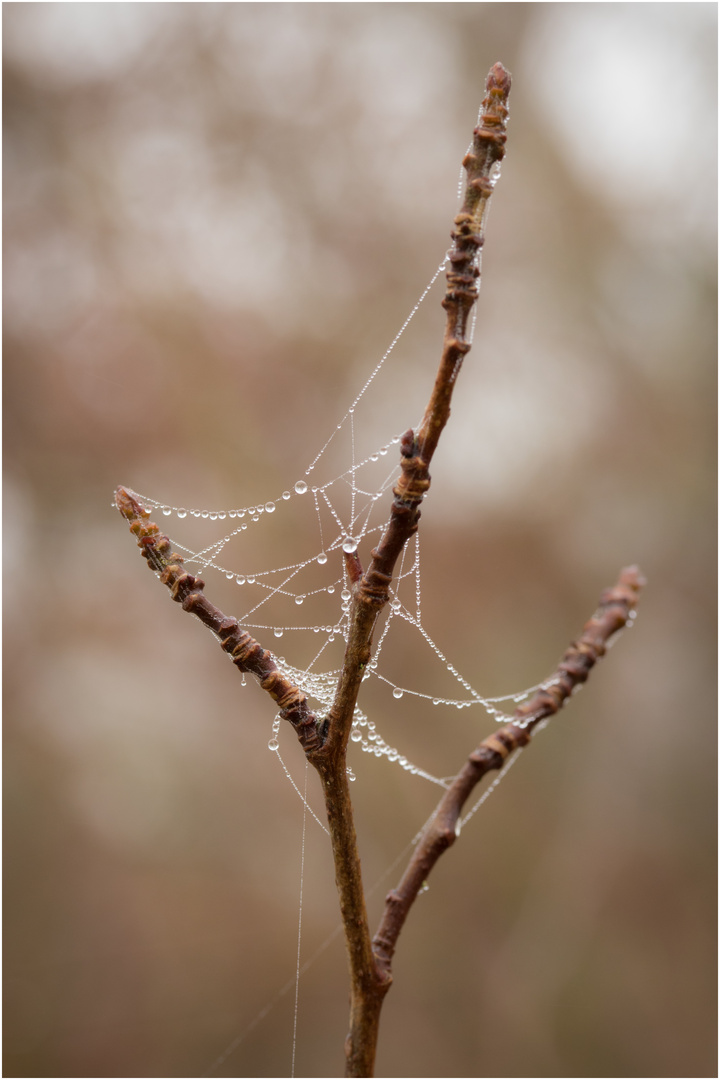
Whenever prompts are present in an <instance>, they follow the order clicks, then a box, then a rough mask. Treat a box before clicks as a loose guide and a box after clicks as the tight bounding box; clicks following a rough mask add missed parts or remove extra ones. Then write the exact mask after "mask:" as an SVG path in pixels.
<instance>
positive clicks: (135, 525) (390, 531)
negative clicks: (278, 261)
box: [115, 64, 644, 1077]
mask: <svg viewBox="0 0 720 1080" xmlns="http://www.w3.org/2000/svg"><path fill="white" fill-rule="evenodd" d="M510 82H511V80H510V75H509V73H508V72H507V71H506V70H505V68H504V67H503V66H502V64H495V65H494V67H493V68H492V69H491V71H490V74H489V75H488V79H487V83H486V97H485V99H484V100H483V105H482V111H481V118H480V123H479V125H478V127H477V128H476V129H475V131H474V132H473V143H472V149H471V150H470V152H469V153H468V154H466V156H465V159H464V161H463V165H464V167H465V170H466V172H467V184H466V188H465V195H464V201H463V205H462V208H461V210H460V212H459V213H458V215H457V216H456V218H455V221H454V228H453V231H452V233H451V237H452V246H451V248H450V251H449V253H448V262H449V269H448V271H447V291H446V293H445V297H444V299H443V301H442V305H443V307H444V309H445V311H446V316H447V318H446V327H445V335H444V340H443V348H442V355H441V359H440V365H439V368H438V371H437V375H436V378H435V384H434V386H433V389H432V393H431V395H430V400H429V402H428V405H427V408H426V410H425V414H424V416H423V419H422V422H421V423H420V426H419V427H418V429H417V431H413V430H412V429H410V430H409V431H406V432H405V434H404V435H403V437H402V439H401V445H400V450H401V460H400V470H401V471H400V476H399V477H398V480H397V483H396V485H395V487H394V489H393V501H392V504H391V507H390V516H389V520H388V524H387V526H386V528H385V531H384V533H383V536H382V538H381V540H380V542H379V544H378V546H377V547H376V548H375V549H374V550H373V551H372V552H371V559H370V564H369V566H368V568H367V570H365V571H363V567H362V564H361V562H360V558H359V556H358V554H357V552H343V557H344V560H345V568H346V571H347V575H348V579H349V581H350V586H351V591H352V601H351V607H350V622H349V630H348V636H347V643H346V649H345V657H344V662H343V667H342V671H341V675H340V678H339V680H338V684H337V688H336V692H335V696H334V700H333V703H332V706H331V708H330V709H329V711H328V714H327V716H326V717H325V718H318V717H317V716H316V714H315V713H314V712H313V711H312V710H311V709H310V707H309V705H308V700H307V697H306V695H305V694H304V693H303V691H302V690H301V689H300V687H298V686H297V685H296V684H295V683H294V682H293V680H292V679H291V678H290V677H289V676H288V675H287V674H286V673H285V672H283V671H282V670H281V669H280V668H279V667H278V665H277V664H276V662H275V659H274V657H273V655H272V653H270V652H269V651H268V650H266V649H264V648H263V647H262V645H261V644H260V642H258V641H256V640H255V638H253V637H252V636H251V635H250V634H249V633H247V631H246V630H243V629H242V628H241V627H240V625H239V623H238V621H237V619H235V618H233V617H231V616H226V615H224V614H223V612H222V611H220V610H219V608H217V607H215V605H214V604H212V603H211V602H210V601H209V600H208V598H207V597H206V596H205V594H204V587H205V583H204V582H203V580H202V579H201V578H199V577H196V576H195V575H193V574H189V573H188V572H187V571H186V570H185V567H184V562H183V558H182V556H180V555H178V554H177V552H175V551H173V550H172V545H171V542H170V540H169V538H168V537H167V536H165V535H164V534H163V533H162V532H161V531H160V529H159V528H158V526H157V525H155V524H154V523H153V522H151V521H150V520H149V517H150V515H149V512H148V511H147V510H146V509H145V508H144V507H143V506H142V504H141V502H140V500H139V499H138V497H137V496H136V495H135V494H134V493H133V492H132V491H130V490H128V489H127V488H123V487H120V488H118V489H117V491H116V493H115V501H116V504H117V507H118V509H119V510H120V513H121V514H122V515H123V517H124V518H125V519H126V520H127V521H128V522H129V523H130V531H131V532H132V533H133V534H134V535H135V537H136V538H137V542H138V546H139V547H140V549H141V551H142V554H143V556H144V558H145V559H146V560H147V562H148V565H149V566H150V568H151V569H152V570H153V571H154V572H155V573H156V574H157V575H158V576H159V578H160V580H161V581H162V583H163V584H164V585H166V586H167V587H168V588H169V590H170V594H171V596H172V599H173V600H175V601H176V602H178V603H179V604H180V605H181V606H182V608H183V610H185V611H188V612H190V613H191V614H193V615H196V616H197V617H198V618H199V619H200V621H201V622H203V623H204V624H205V625H206V626H207V627H208V628H209V629H210V630H212V632H213V633H214V634H215V635H216V637H217V638H218V640H219V642H220V645H221V648H222V649H223V650H224V651H225V652H226V653H227V654H228V655H229V656H230V658H231V660H232V662H233V663H234V664H235V666H236V667H237V668H238V669H239V670H240V671H242V672H247V673H249V674H252V675H254V676H255V677H256V678H257V679H258V681H259V683H260V685H261V687H262V688H263V689H264V690H265V691H266V692H267V693H268V694H269V695H270V696H271V697H272V698H273V700H274V702H275V703H276V705H277V706H278V708H279V709H280V716H281V717H282V718H283V719H285V720H287V721H288V722H289V723H290V724H291V725H292V726H293V728H294V730H295V732H296V734H297V737H298V739H299V741H300V744H301V745H302V747H303V750H304V752H305V754H306V755H307V758H308V760H309V761H310V762H311V764H312V765H313V766H314V767H315V768H316V770H317V772H318V774H319V776H320V780H321V783H322V788H323V793H324V796H325V806H326V810H327V817H328V826H329V831H330V837H331V842H332V848H333V857H334V861H335V879H336V884H337V889H338V894H339V899H340V909H341V914H342V919H343V924H344V929H345V942H346V948H347V954H348V963H349V968H350V984H351V995H350V1031H349V1034H348V1037H347V1040H346V1046H345V1052H346V1076H351V1077H356V1076H357V1077H360V1076H363V1077H366V1076H372V1075H373V1069H374V1061H375V1050H376V1044H377V1034H378V1024H379V1019H380V1011H381V1008H382V1003H383V1000H384V997H385V994H386V993H387V991H388V989H389V988H390V985H391V983H392V970H391V966H392V957H393V954H394V952H395V948H396V944H397V939H398V936H399V934H400V931H401V930H402V927H403V925H404V923H405V919H406V918H407V915H408V913H409V910H410V908H411V906H412V904H413V902H414V900H415V897H416V896H417V894H418V892H420V890H421V889H422V888H423V886H424V884H425V882H426V881H427V878H428V876H429V874H430V872H431V871H432V869H433V867H434V866H435V864H436V862H437V860H438V859H439V858H440V856H441V855H442V853H443V852H444V851H446V850H447V849H448V848H449V847H451V846H452V845H453V844H454V843H455V841H456V839H457V837H458V835H459V832H460V825H461V820H462V819H461V812H462V809H463V806H464V805H465V803H466V801H467V799H468V797H469V795H470V793H471V792H472V791H473V789H474V788H475V787H476V786H477V784H478V783H479V782H480V781H481V780H482V779H483V777H484V776H485V775H486V774H487V773H488V772H491V771H493V770H497V769H500V768H501V767H502V765H503V763H504V762H505V760H506V759H507V758H508V756H509V755H510V754H511V753H513V751H515V750H517V749H519V748H520V747H523V746H525V745H526V744H527V743H528V742H530V740H531V737H532V732H533V730H534V729H535V728H537V727H538V725H539V724H541V722H542V721H543V720H545V719H547V717H549V716H551V715H552V714H553V713H556V712H557V711H558V710H559V709H560V708H562V706H563V705H564V703H565V702H566V701H567V699H568V697H569V696H570V695H571V694H572V693H573V691H574V690H576V689H577V688H578V687H579V686H580V685H582V683H584V681H585V680H586V679H587V677H588V674H589V672H590V670H591V669H592V668H593V667H594V665H595V664H596V663H597V661H598V659H599V658H600V657H601V656H602V655H603V654H604V652H605V650H606V648H607V645H608V642H609V640H610V638H611V637H612V636H613V635H615V634H616V633H617V632H619V631H620V630H621V629H622V628H623V627H624V626H625V625H627V623H628V621H629V620H630V617H631V613H632V612H633V611H634V608H635V605H636V603H637V598H638V594H639V591H640V588H641V586H642V585H643V583H644V582H643V579H642V575H641V574H640V572H639V571H638V569H637V567H628V568H627V569H625V570H623V571H622V573H621V574H620V578H619V580H618V582H617V584H616V585H615V586H613V587H612V588H611V589H608V590H606V591H605V592H604V593H603V594H602V596H601V598H600V605H599V607H598V610H597V611H596V613H595V615H594V616H593V617H592V618H591V619H590V620H589V621H588V622H587V623H586V624H585V627H584V628H583V631H582V633H581V635H580V637H579V638H578V639H577V641H575V642H574V643H573V644H572V645H571V646H570V647H569V648H568V649H567V651H566V652H565V654H564V656H563V657H562V659H561V660H560V663H559V664H558V667H557V669H556V671H555V672H554V674H553V675H552V676H551V677H550V679H548V680H546V682H545V683H544V684H543V686H542V688H541V689H539V690H538V691H537V692H536V693H535V694H534V695H533V697H532V698H531V699H530V700H529V701H527V702H526V703H525V704H523V705H520V706H518V708H517V709H516V710H515V713H514V715H513V717H512V719H511V720H510V722H509V723H506V724H505V725H504V726H503V727H501V728H499V729H497V730H496V731H495V732H493V733H492V734H491V735H489V736H488V737H487V738H486V739H484V740H483V741H482V742H481V743H480V745H479V746H478V747H476V748H475V749H474V750H473V751H472V752H471V753H470V754H469V756H468V758H467V760H466V761H465V764H464V765H463V766H462V768H461V769H460V771H459V772H458V774H457V775H456V776H455V777H454V778H453V779H452V781H451V782H450V783H449V785H448V787H447V790H446V791H445V793H444V795H443V797H442V799H441V800H440V802H439V803H438V806H437V808H436V810H435V813H434V814H433V817H432V818H431V820H430V823H429V824H428V826H427V827H426V828H425V830H424V832H423V833H422V835H421V837H420V839H419V841H418V843H417V845H416V847H415V850H414V852H413V855H412V857H411V859H410V862H409V865H408V867H407V870H406V871H405V873H404V875H403V877H402V879H401V881H400V883H399V885H398V886H397V888H396V889H393V890H391V892H390V893H388V896H387V898H386V902H385V909H384V913H383V916H382V919H381V922H380V926H379V928H378V931H377V933H376V935H375V937H374V938H373V940H372V942H371V940H370V932H369V928H368V919H367V912H366V908H365V897H364V892H363V886H362V874H361V869H360V858H359V854H358V848H357V839H356V836H355V826H354V821H353V812H352V804H351V801H350V792H349V785H348V778H347V772H346V754H347V746H348V739H349V736H350V731H351V728H352V722H353V716H354V712H355V705H356V701H357V697H358V693H359V689H360V685H361V683H362V679H363V676H364V673H365V669H366V666H367V664H368V662H369V661H370V658H371V655H372V636H373V631H374V628H375V624H376V622H377V618H378V615H379V613H380V611H381V610H382V609H383V608H384V606H385V605H386V604H387V603H388V600H389V597H390V587H391V585H392V581H393V576H394V573H395V567H396V564H397V561H398V558H399V556H400V554H401V553H402V551H403V549H404V547H405V545H406V543H407V542H408V540H409V539H410V537H411V536H412V535H413V534H414V533H415V531H416V530H417V528H418V523H419V520H420V513H421V511H420V507H421V504H422V502H423V500H424V498H425V496H426V495H427V493H428V490H429V488H430V472H429V468H430V464H431V461H432V458H433V455H434V453H435V450H436V448H437V445H438V441H439V439H440V435H441V434H442V431H443V428H444V427H445V424H446V423H447V421H448V419H449V416H450V405H451V400H452V393H453V389H454V386H455V383H456V381H457V377H458V375H459V372H460V369H461V366H462V363H463V360H464V358H465V356H466V355H467V353H468V352H469V351H470V342H469V341H468V340H467V322H468V318H469V315H470V312H471V310H472V307H473V305H474V303H475V301H476V300H477V296H478V279H479V276H480V266H479V262H480V254H481V252H482V247H483V244H484V241H485V223H486V220H487V209H488V203H489V200H490V197H491V195H492V192H493V188H494V184H495V181H496V179H497V175H498V171H499V165H500V162H501V161H502V159H503V157H504V154H505V142H506V125H507V117H508V109H507V101H508V95H509V92H510Z"/></svg>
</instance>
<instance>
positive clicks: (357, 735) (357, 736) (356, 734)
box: [350, 728, 362, 742]
mask: <svg viewBox="0 0 720 1080" xmlns="http://www.w3.org/2000/svg"><path fill="white" fill-rule="evenodd" d="M350 738H351V739H352V741H353V742H360V740H361V739H362V732H361V731H360V730H359V729H358V728H353V729H352V731H351V732H350Z"/></svg>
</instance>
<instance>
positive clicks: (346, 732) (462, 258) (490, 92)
mask: <svg viewBox="0 0 720 1080" xmlns="http://www.w3.org/2000/svg"><path fill="white" fill-rule="evenodd" d="M486 89H487V95H486V97H485V99H484V101H483V109H482V116H481V122H480V124H479V126H478V127H477V128H476V129H475V132H474V134H473V147H472V151H471V152H470V153H468V154H467V155H466V157H465V160H464V162H463V165H464V166H465V169H466V171H467V186H466V189H465V198H464V202H463V206H462V210H461V211H460V213H459V214H458V215H457V217H456V218H455V228H454V230H453V232H452V234H451V235H452V240H453V245H452V247H451V250H450V253H449V261H450V269H449V270H448V273H447V282H448V287H447V292H446V295H445V298H444V300H443V307H444V308H445V310H446V312H447V325H446V329H445V338H444V342H443V352H442V358H441V361H440V366H439V368H438V372H437V376H436V379H435V385H434V387H433V391H432V394H431V397H430V401H429V402H428V406H427V409H426V410H425V415H424V417H423V420H422V423H421V425H420V427H419V428H418V431H417V432H414V431H412V430H411V431H408V432H406V433H405V435H404V436H403V439H402V442H401V453H402V459H401V470H402V471H401V474H400V477H399V479H398V482H397V484H396V486H395V488H394V492H393V494H394V499H393V503H392V507H391V511H390V520H389V522H388V525H387V527H386V529H385V532H384V534H383V536H382V539H381V541H380V543H379V544H378V546H377V548H376V549H375V550H374V551H373V552H372V556H371V562H370V565H369V567H368V569H367V571H366V572H365V573H364V574H363V573H361V570H362V568H361V567H360V566H359V563H357V565H355V563H353V566H351V567H349V568H348V571H349V577H350V580H351V582H352V593H353V599H352V605H351V611H350V629H349V634H348V640H347V646H346V650H345V658H344V662H343V668H342V672H341V675H340V679H339V681H338V686H337V690H336V693H335V698H334V701H333V704H332V706H331V708H330V711H329V713H328V717H327V732H326V736H325V742H324V745H323V746H322V748H321V749H320V750H317V751H313V752H311V753H309V754H308V757H309V758H310V761H312V762H313V764H314V765H315V766H316V768H317V769H318V771H319V772H320V775H321V778H322V782H323V788H324V791H325V801H326V805H327V808H328V822H329V826H330V835H331V837H332V844H333V854H334V856H335V880H336V882H337V887H338V892H339V895H340V907H341V910H342V915H343V924H344V927H345V940H346V946H347V954H348V962H349V966H350V987H351V995H350V1031H349V1034H348V1037H347V1040H346V1044H345V1053H346V1076H351V1077H354V1076H372V1075H374V1062H375V1048H376V1045H377V1034H378V1025H379V1021H380V1010H381V1007H382V1002H383V999H384V997H385V994H386V993H387V991H388V989H389V988H390V985H391V982H392V976H391V974H390V968H389V965H382V964H380V963H378V962H377V959H376V958H375V957H374V955H373V951H372V946H371V942H370V934H369V930H368V925H367V914H366V911H365V901H364V896H363V888H362V876H361V873H360V859H359V856H358V852H357V843H356V840H355V827H354V824H353V817H352V805H351V803H350V798H349V793H348V791H347V780H346V775H345V770H346V754H347V745H348V739H349V736H350V730H351V727H352V722H353V716H354V711H355V704H356V702H357V697H358V692H359V690H360V684H361V682H362V678H363V674H364V672H365V668H366V665H367V664H368V662H369V660H370V656H371V649H372V635H373V630H374V627H375V623H376V621H377V617H378V615H379V613H380V611H381V610H382V608H383V607H384V606H385V605H386V604H387V602H388V599H389V595H390V593H389V590H390V584H391V582H392V578H393V574H394V571H395V566H396V563H397V560H398V558H399V556H400V554H401V552H402V550H403V548H404V546H405V544H406V543H407V541H408V540H409V539H410V537H411V536H412V535H413V533H414V532H415V530H416V529H417V527H418V522H419V519H420V504H421V503H422V501H423V499H424V497H425V495H426V494H427V491H428V488H429V487H430V473H429V467H430V463H431V461H432V457H433V454H434V453H435V449H436V447H437V444H438V440H439V438H440V435H441V433H442V430H443V428H444V427H445V424H446V423H447V421H448V418H449V416H450V402H451V398H452V393H453V388H454V386H455V382H456V380H457V376H458V374H459V371H460V368H461V366H462V361H463V358H464V357H465V355H466V354H467V353H468V352H469V350H470V343H469V342H468V340H467V323H468V318H469V315H470V312H471V310H472V307H473V305H474V303H475V301H476V300H477V296H478V289H477V279H478V277H479V275H480V269H479V253H480V250H481V248H482V245H483V243H484V239H485V235H484V233H485V219H486V214H487V206H488V201H489V199H490V196H491V194H492V191H493V186H494V182H495V179H496V172H497V166H498V163H499V162H500V161H501V160H502V158H503V156H504V153H505V140H506V135H505V126H506V122H507V115H508V111H507V99H508V94H509V92H510V76H509V74H508V72H507V71H505V69H504V68H503V66H502V65H501V64H495V66H494V67H493V68H492V70H491V71H490V74H489V76H488V79H487V84H486Z"/></svg>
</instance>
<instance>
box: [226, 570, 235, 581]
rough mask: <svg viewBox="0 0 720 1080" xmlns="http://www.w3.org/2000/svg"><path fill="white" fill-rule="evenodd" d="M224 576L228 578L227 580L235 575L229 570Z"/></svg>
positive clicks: (230, 579)
mask: <svg viewBox="0 0 720 1080" xmlns="http://www.w3.org/2000/svg"><path fill="white" fill-rule="evenodd" d="M225 577H226V578H227V579H228V581H232V579H233V578H234V577H235V575H234V574H233V573H232V571H230V572H226V574H225Z"/></svg>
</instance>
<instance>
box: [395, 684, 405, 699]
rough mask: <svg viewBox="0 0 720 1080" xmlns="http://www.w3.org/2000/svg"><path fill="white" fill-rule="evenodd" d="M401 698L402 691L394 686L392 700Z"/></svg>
mask: <svg viewBox="0 0 720 1080" xmlns="http://www.w3.org/2000/svg"><path fill="white" fill-rule="evenodd" d="M402 696H403V692H402V690H401V689H400V687H399V686H396V687H395V689H394V690H393V697H394V698H401V697H402Z"/></svg>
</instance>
